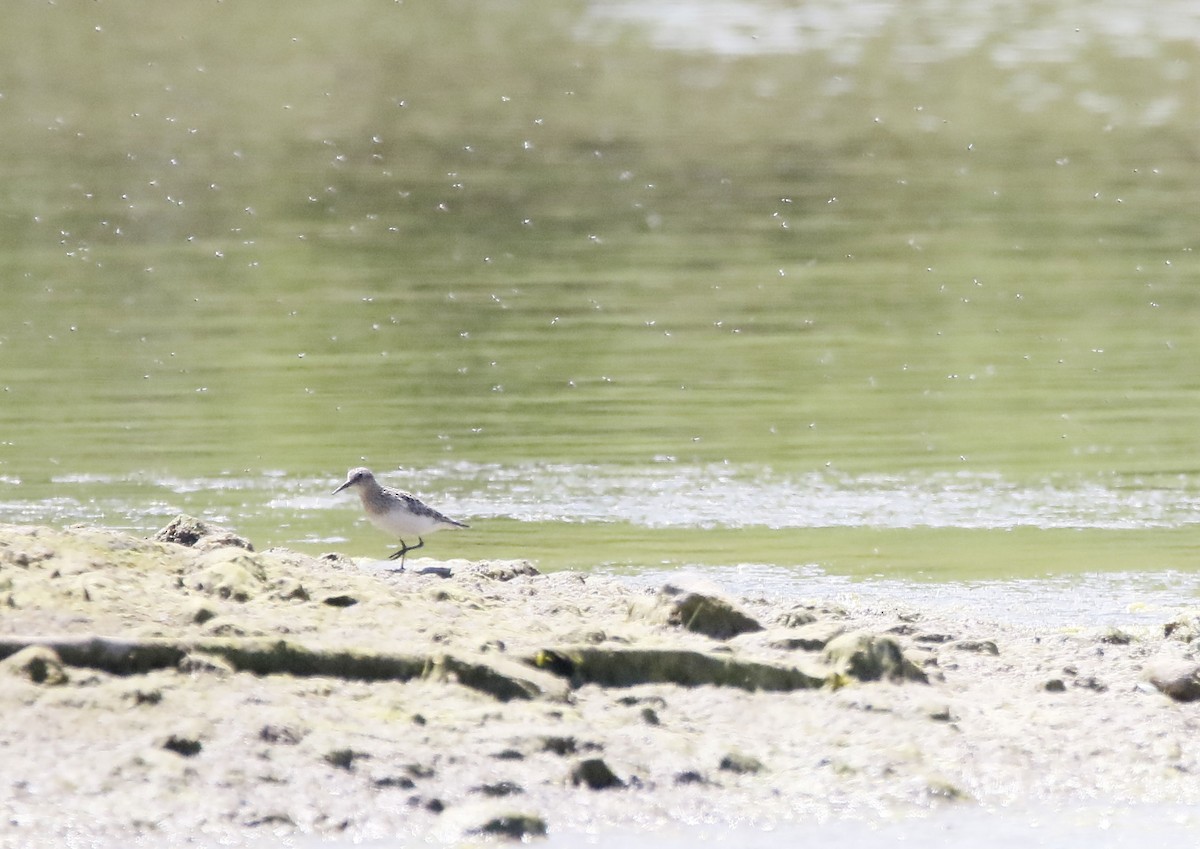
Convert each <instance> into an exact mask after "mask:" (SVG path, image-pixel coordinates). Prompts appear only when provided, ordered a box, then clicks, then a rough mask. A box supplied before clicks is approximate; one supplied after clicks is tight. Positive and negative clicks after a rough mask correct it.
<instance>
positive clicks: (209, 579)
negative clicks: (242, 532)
mask: <svg viewBox="0 0 1200 849" xmlns="http://www.w3.org/2000/svg"><path fill="white" fill-rule="evenodd" d="M266 579H267V575H266V570H265V569H264V568H263V565H262V562H261V561H260V560H259V559H258V558H257V557H256V556H255V555H253V554H251V553H249V552H247V551H245V550H243V549H239V548H216V549H213V550H212V551H209V552H208V553H207V554H205V555H203V556H202V557H201V558H200V559H199V561H197V563H196V568H195V571H194V572H193V574H191V575H190V576H189V577H187V578H185V579H184V583H185V585H186V586H188V587H189V588H190V589H194V590H199V591H200V592H204V593H208V594H209V595H215V596H219V597H220V598H227V599H231V600H233V601H248V600H249V599H251V598H253V597H254V596H256V595H257V594H258V592H259V591H260V590H261V589H262V588H263V585H264V584H265V582H266Z"/></svg>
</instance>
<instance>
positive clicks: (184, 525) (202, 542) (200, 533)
mask: <svg viewBox="0 0 1200 849" xmlns="http://www.w3.org/2000/svg"><path fill="white" fill-rule="evenodd" d="M152 539H153V540H154V541H155V542H173V543H175V544H176V545H183V546H187V547H188V548H194V549H196V550H197V551H208V550H210V549H214V548H223V547H226V546H234V547H236V548H244V549H245V550H246V551H253V550H254V546H253V545H251V544H250V541H249V540H247V539H246V538H245V537H240V536H238V535H237V534H235V533H234V532H233V531H231V530H229V529H228V528H223V527H221V526H220V525H213V524H210V523H208V522H205V521H204V520H203V519H197V518H195V517H193V516H185V515H183V514H180V515H178V516H176V517H175V518H174V519H172V520H171V522H170V524H168V525H167V526H166V527H165V528H163V529H162V530H160V531H159V532H158V533H156V534H155V535H154V536H153V537H152Z"/></svg>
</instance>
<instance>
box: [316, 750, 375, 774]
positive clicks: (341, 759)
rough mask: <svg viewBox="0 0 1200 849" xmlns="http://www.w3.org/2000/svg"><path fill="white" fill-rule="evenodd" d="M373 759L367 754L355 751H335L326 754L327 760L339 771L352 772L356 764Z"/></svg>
mask: <svg viewBox="0 0 1200 849" xmlns="http://www.w3.org/2000/svg"><path fill="white" fill-rule="evenodd" d="M369 757H371V756H370V755H369V754H367V753H366V752H356V751H355V750H354V749H334V750H332V751H330V752H326V753H325V760H326V762H328V763H329V764H330V765H331V766H335V767H337V768H338V769H345V770H352V769H354V762H355V761H359V760H363V759H364V758H369Z"/></svg>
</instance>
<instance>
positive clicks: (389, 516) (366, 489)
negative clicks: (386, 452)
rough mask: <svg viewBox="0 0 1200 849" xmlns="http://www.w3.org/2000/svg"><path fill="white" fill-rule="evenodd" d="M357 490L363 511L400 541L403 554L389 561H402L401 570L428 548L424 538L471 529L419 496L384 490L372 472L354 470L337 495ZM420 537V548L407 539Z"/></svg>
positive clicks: (337, 490)
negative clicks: (448, 530)
mask: <svg viewBox="0 0 1200 849" xmlns="http://www.w3.org/2000/svg"><path fill="white" fill-rule="evenodd" d="M351 488H354V489H357V490H358V497H359V498H360V499H362V505H363V509H364V510H366V511H367V518H368V519H370V520H371V524H373V525H374V526H375V527H377V528H379V529H380V530H383V531H387V532H388V533H391V534H394V535H396V536H398V537H400V550H399V551H397V552H396V553H395V554H393V555H392V556H391V557H389V558H388V559H389V560H395V559H396V558H400V568H401V569H403V568H404V555H406V554H408V552H410V551H415V550H416V549H418V548H420V547H421V546H423V545H424V544H425V540H424V539H423V535H424V534H431V533H433V532H434V531H440V530H442V529H443V528H465V527H468V526H467V525H465V524H463V523H462V522H456V521H455V520H454V519H451V518H450V517H449V516H444V515H442V514H441V513H439V512H438V511H436V510H434V509H433V508H432V507H430V506H428V505H427V504H425V503H424V502H422V501H421V499H419V498H417V497H416V496H415V495H410V494H409V493H407V492H401V491H400V490H398V489H392V488H391V487H390V486H382V485H381V484H380V483H379V481H377V480H375V475H374V474H372V472H371V470H370V469H363V468H358V469H351V470H350V471H349V472H347V473H346V482H345V483H344V484H342V485H341V486H339V487H338V488H337V489H335V490H334V491H333V494H334V495H337V494H338V493H339V492H341V491H342V490H343V489H351ZM413 534H416V537H417V544H416V545H409V544H407V543H406V542H405V541H404V537H406V536H409V537H411V536H412V535H413Z"/></svg>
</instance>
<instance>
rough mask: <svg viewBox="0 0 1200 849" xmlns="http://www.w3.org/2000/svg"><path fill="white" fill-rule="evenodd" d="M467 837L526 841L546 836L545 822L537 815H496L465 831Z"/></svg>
mask: <svg viewBox="0 0 1200 849" xmlns="http://www.w3.org/2000/svg"><path fill="white" fill-rule="evenodd" d="M467 833H468V835H481V836H487V837H506V838H509V839H512V841H522V842H524V841H528V839H529V838H530V837H545V836H546V820H544V819H542V818H541V817H539V815H538V814H530V813H498V814H494V815H491V817H487V818H485V819H484V821H482V823H481V824H480V825H476V826H474V827H470V829H467Z"/></svg>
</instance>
